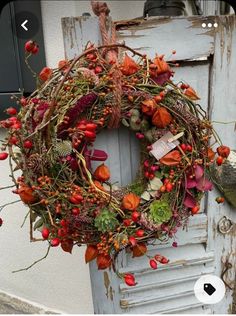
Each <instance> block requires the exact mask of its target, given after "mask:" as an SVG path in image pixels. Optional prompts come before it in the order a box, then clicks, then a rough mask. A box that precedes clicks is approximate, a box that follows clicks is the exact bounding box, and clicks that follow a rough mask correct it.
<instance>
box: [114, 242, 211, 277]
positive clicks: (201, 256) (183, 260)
mask: <svg viewBox="0 0 236 316" xmlns="http://www.w3.org/2000/svg"><path fill="white" fill-rule="evenodd" d="M160 252H161V254H162V255H163V256H165V257H167V258H168V259H169V260H170V261H169V264H167V265H160V266H159V269H158V271H162V270H166V269H168V270H171V269H175V268H178V269H179V268H181V267H183V266H186V265H195V264H199V263H202V261H203V262H211V261H212V260H213V258H214V255H213V252H212V251H211V252H206V251H205V247H204V245H203V244H192V245H184V246H180V247H178V248H173V247H171V248H164V249H161V251H158V249H152V250H149V251H148V255H149V256H150V257H153V256H155V255H156V254H157V253H160ZM186 253H187V254H188V255H186ZM126 257H127V263H126V265H125V266H124V267H119V272H120V273H127V272H130V273H136V274H143V273H153V270H151V269H150V267H149V263H148V259H147V257H146V256H143V257H139V258H135V260H133V261H132V257H131V254H127V256H126Z"/></svg>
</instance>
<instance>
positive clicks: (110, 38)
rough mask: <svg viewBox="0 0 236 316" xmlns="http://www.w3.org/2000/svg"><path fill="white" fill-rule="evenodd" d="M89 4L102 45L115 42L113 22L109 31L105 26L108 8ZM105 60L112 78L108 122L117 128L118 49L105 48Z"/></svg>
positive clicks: (101, 3)
mask: <svg viewBox="0 0 236 316" xmlns="http://www.w3.org/2000/svg"><path fill="white" fill-rule="evenodd" d="M91 6H92V9H93V12H94V14H95V15H97V16H98V18H99V27H100V32H101V36H102V43H103V45H112V44H115V43H116V28H115V25H114V23H113V22H111V32H110V34H109V33H108V29H107V26H106V23H107V17H108V16H109V13H110V10H109V8H108V6H107V4H106V3H105V2H98V1H94V0H91ZM106 58H107V61H108V62H109V63H110V64H112V65H113V66H112V69H111V73H112V79H113V82H114V90H113V97H114V98H113V104H112V114H111V118H110V121H109V124H108V127H109V128H117V127H118V126H119V123H120V117H121V96H122V84H121V77H122V73H121V71H120V68H119V61H118V51H116V50H114V49H108V50H106Z"/></svg>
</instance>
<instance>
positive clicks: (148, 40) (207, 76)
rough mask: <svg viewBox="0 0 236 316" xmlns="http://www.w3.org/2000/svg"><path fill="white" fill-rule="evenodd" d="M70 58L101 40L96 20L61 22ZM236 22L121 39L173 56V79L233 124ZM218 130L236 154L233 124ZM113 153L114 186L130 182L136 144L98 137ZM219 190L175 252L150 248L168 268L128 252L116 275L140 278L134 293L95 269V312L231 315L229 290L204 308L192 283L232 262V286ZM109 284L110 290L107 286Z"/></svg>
mask: <svg viewBox="0 0 236 316" xmlns="http://www.w3.org/2000/svg"><path fill="white" fill-rule="evenodd" d="M209 21H211V22H213V23H214V22H216V23H218V27H217V28H212V29H206V28H202V23H203V22H205V23H206V22H209ZM62 25H63V32H64V42H65V52H66V57H67V58H73V57H74V56H75V55H76V54H78V53H79V52H81V50H82V49H83V47H84V45H85V44H86V43H87V41H89V40H90V41H91V42H95V43H98V42H99V40H100V36H99V28H98V23H97V19H96V18H85V17H83V18H64V19H63V21H62ZM235 25H236V23H235V17H234V16H222V17H217V18H216V17H180V18H169V17H168V18H167V17H163V18H153V19H149V20H142V21H140V22H137V24H136V25H132V26H123V27H121V28H120V29H119V31H118V32H117V36H118V41H120V42H122V41H125V43H126V44H127V45H128V46H131V47H132V48H134V49H137V50H140V51H142V52H146V53H147V54H148V55H149V56H150V57H154V55H155V53H156V52H158V53H159V54H165V55H166V57H168V56H169V55H170V54H171V51H172V50H173V49H175V50H176V51H177V53H176V55H175V57H176V59H177V60H178V62H179V64H180V67H179V68H176V69H175V70H176V74H175V77H174V78H175V79H174V80H175V81H176V82H178V81H179V80H181V79H183V80H185V81H186V82H188V83H189V84H190V85H191V86H193V87H194V88H196V90H197V92H198V94H199V95H200V96H201V102H200V103H201V105H202V106H203V107H204V109H205V110H206V111H208V113H209V114H210V117H211V119H212V120H213V121H230V120H233V119H236V106H235V103H236V101H235V100H236V89H235V87H234V85H235V77H234V76H235V75H234V74H235V71H236V58H235V51H236V28H235ZM215 128H216V130H217V132H218V133H219V135H220V136H221V137H222V139H224V141H225V144H226V145H228V146H231V148H236V135H235V134H234V130H233V126H232V125H230V124H229V125H219V124H216V125H215ZM99 146H100V148H103V149H105V150H107V152H108V153H109V155H110V156H109V161H108V164H109V165H110V167H111V169H112V174H113V180H115V181H119V183H120V184H125V183H127V182H130V181H131V179H132V177H133V176H134V174H135V170H136V168H137V163H138V159H139V158H138V144H137V142H136V141H135V139H134V136H133V135H131V134H130V133H129V132H128V131H126V130H125V129H120V130H116V131H110V132H109V133H105V134H104V135H101V137H100V139H99V141H98V142H97V146H96V147H99ZM216 196H217V192H216V191H214V192H211V193H210V194H209V195H208V197H206V199H205V200H204V202H203V207H202V213H200V214H198V215H196V216H194V217H192V218H191V219H190V222H189V226H188V231H187V232H186V231H179V232H178V233H177V236H176V241H177V242H178V245H179V246H178V248H173V247H172V246H171V242H170V243H168V244H165V245H159V244H157V245H156V246H152V247H150V249H149V252H150V253H151V254H155V253H157V252H161V253H162V254H163V255H166V256H167V257H168V258H169V259H170V264H168V265H165V266H162V267H160V268H158V269H157V270H151V269H150V268H149V266H148V262H147V259H146V258H145V257H141V258H137V259H135V260H132V258H131V256H130V254H126V253H123V254H121V255H120V257H119V262H118V266H119V271H120V272H131V273H135V276H136V279H137V281H138V285H137V286H136V287H132V288H129V287H127V286H126V285H125V284H123V283H122V281H120V280H119V279H118V278H117V277H116V275H114V273H112V272H111V271H110V272H109V271H108V272H104V271H102V272H100V271H99V272H98V271H97V269H96V267H95V264H93V263H92V264H91V266H90V274H91V283H92V292H93V301H94V310H95V313H101V314H103V313H213V312H214V313H228V312H229V311H230V310H231V304H232V292H231V290H229V289H228V290H227V293H226V296H225V298H224V299H223V301H222V302H221V303H218V304H216V305H214V306H210V305H209V306H204V305H203V304H202V303H200V302H199V301H198V300H197V299H196V298H195V295H194V290H193V287H194V283H195V282H196V280H197V279H198V278H199V277H200V276H201V275H203V274H215V275H218V276H220V275H221V272H222V269H224V266H223V263H224V262H225V260H226V259H228V260H229V261H230V262H231V264H232V265H233V269H231V271H230V270H229V271H228V272H227V273H226V275H225V276H226V279H227V282H231V286H232V284H233V283H232V281H234V278H235V276H234V269H235V264H236V258H235V257H236V256H235V249H236V236H235V235H236V234H235V231H236V229H235V226H236V225H235V226H234V227H233V229H232V230H231V231H230V233H229V234H226V235H222V234H221V233H220V232H218V229H217V225H218V222H219V220H220V219H221V218H222V217H223V216H227V217H229V218H230V219H231V220H232V223H234V222H235V223H236V210H235V209H233V208H231V207H230V206H229V205H228V204H227V203H226V204H224V205H217V204H216V202H215V201H214V200H215V197H216ZM104 284H105V287H104Z"/></svg>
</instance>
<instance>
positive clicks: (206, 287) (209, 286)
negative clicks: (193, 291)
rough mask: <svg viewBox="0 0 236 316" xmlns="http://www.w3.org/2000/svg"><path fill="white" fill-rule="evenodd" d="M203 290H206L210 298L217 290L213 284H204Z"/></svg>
mask: <svg viewBox="0 0 236 316" xmlns="http://www.w3.org/2000/svg"><path fill="white" fill-rule="evenodd" d="M203 288H204V291H205V292H206V293H207V294H208V295H210V296H211V295H212V294H213V293H215V291H216V289H215V288H214V286H213V285H212V284H211V283H204V285H203Z"/></svg>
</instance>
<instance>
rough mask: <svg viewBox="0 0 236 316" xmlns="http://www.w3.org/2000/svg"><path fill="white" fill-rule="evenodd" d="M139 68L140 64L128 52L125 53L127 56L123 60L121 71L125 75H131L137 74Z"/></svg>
mask: <svg viewBox="0 0 236 316" xmlns="http://www.w3.org/2000/svg"><path fill="white" fill-rule="evenodd" d="M138 69H139V66H138V64H136V62H135V61H134V60H133V59H132V58H131V57H129V56H128V55H127V54H125V58H124V60H123V63H122V64H121V72H122V73H123V75H125V76H130V75H133V74H135V73H136V72H137V71H138Z"/></svg>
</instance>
